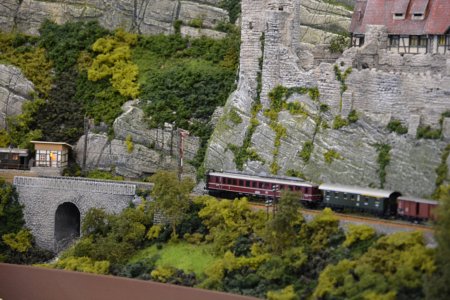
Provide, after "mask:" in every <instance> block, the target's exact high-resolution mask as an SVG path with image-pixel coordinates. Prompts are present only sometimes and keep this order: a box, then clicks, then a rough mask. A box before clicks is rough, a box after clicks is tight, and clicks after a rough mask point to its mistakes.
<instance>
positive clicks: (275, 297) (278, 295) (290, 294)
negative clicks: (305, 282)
mask: <svg viewBox="0 0 450 300" xmlns="http://www.w3.org/2000/svg"><path fill="white" fill-rule="evenodd" d="M267 299H269V300H295V299H297V295H296V294H295V291H294V286H293V285H288V286H287V287H285V288H284V289H282V290H281V291H269V292H267Z"/></svg>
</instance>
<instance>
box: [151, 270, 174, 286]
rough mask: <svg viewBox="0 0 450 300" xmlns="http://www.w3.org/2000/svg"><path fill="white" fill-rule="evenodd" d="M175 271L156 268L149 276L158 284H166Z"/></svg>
mask: <svg viewBox="0 0 450 300" xmlns="http://www.w3.org/2000/svg"><path fill="white" fill-rule="evenodd" d="M175 271H176V270H175V269H174V268H172V267H161V266H160V267H157V268H156V269H155V270H153V271H152V272H151V273H150V276H152V279H153V280H156V281H159V282H164V283H165V282H167V281H168V280H169V279H170V278H171V277H172V276H173V275H174V274H175Z"/></svg>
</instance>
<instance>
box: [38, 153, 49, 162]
mask: <svg viewBox="0 0 450 300" xmlns="http://www.w3.org/2000/svg"><path fill="white" fill-rule="evenodd" d="M39 160H40V161H46V160H47V155H45V154H39Z"/></svg>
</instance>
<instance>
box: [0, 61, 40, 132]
mask: <svg viewBox="0 0 450 300" xmlns="http://www.w3.org/2000/svg"><path fill="white" fill-rule="evenodd" d="M32 92H34V85H33V83H31V82H30V81H29V80H28V79H26V78H25V76H24V75H23V74H22V72H21V71H20V70H19V69H18V68H16V67H14V66H9V65H0V128H5V122H6V117H7V116H12V115H18V114H21V113H22V104H23V103H24V102H25V101H27V100H30V99H31V97H30V95H31V93H32Z"/></svg>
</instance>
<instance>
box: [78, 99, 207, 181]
mask: <svg viewBox="0 0 450 300" xmlns="http://www.w3.org/2000/svg"><path fill="white" fill-rule="evenodd" d="M135 105H136V106H135ZM123 110H124V113H123V114H122V115H121V116H120V117H119V118H117V119H116V120H115V122H114V125H113V127H114V133H115V134H114V138H112V139H111V138H109V137H108V135H107V134H106V133H95V132H96V131H97V130H96V129H93V130H92V131H91V132H90V133H89V135H88V137H87V139H85V136H82V137H81V138H80V140H79V141H78V143H77V144H76V146H75V148H74V151H75V153H76V158H77V163H78V164H79V165H80V166H83V161H84V149H85V141H87V147H86V152H87V155H86V169H87V170H93V169H101V170H107V171H114V172H115V173H116V174H118V175H122V176H125V177H127V178H138V177H145V176H149V175H152V174H154V173H155V172H156V171H157V170H160V169H164V170H177V169H178V166H179V165H178V163H179V152H178V149H179V148H180V147H179V145H180V143H181V140H180V135H179V131H178V130H176V129H175V128H172V127H171V126H169V125H168V126H166V127H165V128H164V129H150V128H149V127H148V126H147V121H146V119H145V117H144V113H143V111H142V110H141V109H140V108H138V107H137V102H136V101H135V102H132V103H130V102H128V103H126V104H125V105H124V106H123ZM199 146H200V141H199V139H198V138H197V137H191V136H187V137H185V138H184V139H183V149H184V153H183V157H184V164H183V174H184V175H187V176H192V177H195V172H196V171H195V168H194V167H192V166H191V165H190V164H189V161H190V160H192V159H194V156H195V154H196V153H197V151H198V148H199Z"/></svg>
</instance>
